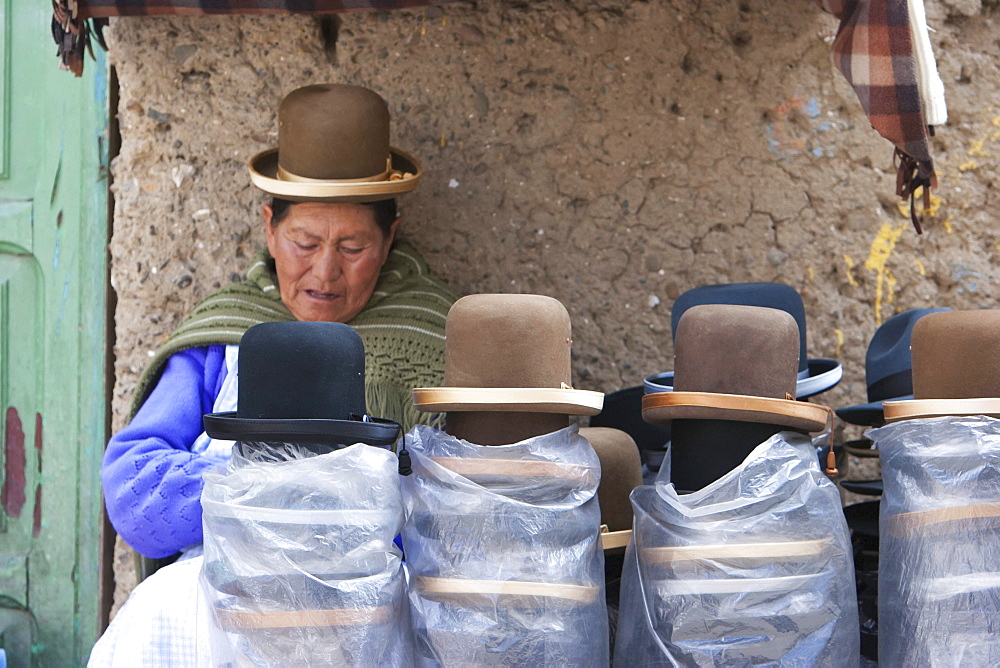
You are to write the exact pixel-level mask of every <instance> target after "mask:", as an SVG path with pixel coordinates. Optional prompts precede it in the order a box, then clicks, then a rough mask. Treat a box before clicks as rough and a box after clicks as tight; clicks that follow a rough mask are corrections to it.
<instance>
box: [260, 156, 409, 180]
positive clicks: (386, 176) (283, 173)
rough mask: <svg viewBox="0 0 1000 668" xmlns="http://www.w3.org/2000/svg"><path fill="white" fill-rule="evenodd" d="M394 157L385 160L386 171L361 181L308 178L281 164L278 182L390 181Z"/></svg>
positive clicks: (364, 177) (365, 177)
mask: <svg viewBox="0 0 1000 668" xmlns="http://www.w3.org/2000/svg"><path fill="white" fill-rule="evenodd" d="M391 174H392V156H389V157H387V158H386V159H385V170H383V171H381V172H379V173H378V174H374V175H372V176H362V177H361V178H360V179H313V178H310V177H308V176H299V175H298V174H293V173H292V172H290V171H288V170H287V169H285V168H284V167H282V166H281V165H280V164H279V165H278V180H279V181H291V182H292V183H317V184H319V183H330V181H336V182H337V183H368V182H372V181H388V180H391V179H392V176H391Z"/></svg>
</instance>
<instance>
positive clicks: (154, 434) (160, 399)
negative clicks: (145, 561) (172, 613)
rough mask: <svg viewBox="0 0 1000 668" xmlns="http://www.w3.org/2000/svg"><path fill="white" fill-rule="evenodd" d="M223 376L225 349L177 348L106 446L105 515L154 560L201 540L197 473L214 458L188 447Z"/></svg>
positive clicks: (103, 468) (199, 478)
mask: <svg viewBox="0 0 1000 668" xmlns="http://www.w3.org/2000/svg"><path fill="white" fill-rule="evenodd" d="M225 378H226V347H225V346H208V347H204V348H192V349H189V350H184V351H182V352H179V353H175V354H174V355H172V356H171V357H170V359H169V360H168V361H167V365H166V367H165V368H164V370H163V375H162V376H161V377H160V380H159V382H158V383H157V384H156V387H155V388H154V389H153V391H152V392H151V393H150V394H149V397H148V398H147V399H146V402H145V403H144V404H143V405H142V408H140V409H139V412H138V413H136V415H135V417H134V418H132V421H131V422H130V423H129V424H128V426H126V427H125V428H124V429H122V430H121V431H119V432H118V433H117V434H115V435H114V436H113V437H112V438H111V441H110V442H109V443H108V447H107V450H105V452H104V461H103V463H102V464H101V482H102V483H103V485H104V497H105V504H106V505H107V508H108V518H109V519H110V520H111V524H112V525H114V527H115V530H117V531H118V533H119V535H121V537H122V538H124V539H125V542H127V543H128V544H129V545H131V546H132V547H133V548H134V549H135V550H136V551H137V552H139V553H141V554H144V555H146V556H147V557H153V558H160V557H166V556H169V555H171V554H174V553H176V552H177V551H179V550H180V549H181V548H184V547H187V546H189V545H194V544H196V543H200V542H201V540H202V533H201V490H202V487H203V486H204V482H203V481H202V475H203V474H204V473H205V471H206V470H208V469H209V468H211V467H213V466H215V465H216V464H218V462H217V461H216V460H214V459H211V458H209V457H205V456H203V455H200V454H198V453H195V452H191V445H192V444H193V443H194V441H195V439H196V438H198V436H199V435H200V434H201V432H202V431H204V428H203V427H202V416H203V415H204V414H205V413H211V412H212V407H213V405H214V404H215V398H216V397H217V396H218V395H219V391H220V389H221V388H222V381H223V380H225Z"/></svg>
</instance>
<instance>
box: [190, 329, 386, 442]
mask: <svg viewBox="0 0 1000 668" xmlns="http://www.w3.org/2000/svg"><path fill="white" fill-rule="evenodd" d="M238 373H239V386H238V388H237V399H236V411H235V412H231V413H213V414H210V415H206V416H205V417H204V420H203V421H204V425H205V432H206V433H207V434H208V435H209V436H211V437H212V438H218V439H223V440H229V441H242V442H244V443H246V442H260V443H296V444H302V446H303V447H305V448H306V449H308V450H311V451H313V452H317V453H323V452H329V451H331V450H332V449H335V448H336V447H339V446H347V445H353V444H355V443H365V444H367V445H377V446H386V445H392V444H393V443H395V442H396V439H397V438H399V432H400V426H399V424H398V423H396V422H393V421H392V420H384V419H381V418H373V417H370V416H369V415H368V413H367V408H366V406H365V347H364V344H363V343H362V341H361V337H360V336H358V333H357V332H355V331H354V330H353V329H352V328H351V327H349V326H348V325H345V324H343V323H339V322H297V321H296V322H267V323H263V324H260V325H254V326H253V327H251V328H250V329H248V330H247V331H246V333H245V334H244V335H243V338H242V339H241V340H240V357H239V370H238Z"/></svg>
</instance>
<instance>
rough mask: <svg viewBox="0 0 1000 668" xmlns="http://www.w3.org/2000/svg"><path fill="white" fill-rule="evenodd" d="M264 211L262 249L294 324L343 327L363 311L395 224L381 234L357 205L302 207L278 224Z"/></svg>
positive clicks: (309, 204)
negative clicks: (271, 262) (337, 324)
mask: <svg viewBox="0 0 1000 668" xmlns="http://www.w3.org/2000/svg"><path fill="white" fill-rule="evenodd" d="M272 217H273V212H272V210H271V207H270V206H265V207H264V227H265V229H266V234H267V248H268V250H269V251H270V252H271V255H272V257H274V264H275V268H276V269H277V272H278V284H279V287H280V290H281V301H283V302H284V303H285V306H287V307H288V309H289V310H290V311H291V312H292V315H294V316H295V317H296V318H297V319H298V320H311V321H325V322H347V321H349V320H350V319H351V318H353V317H354V316H356V315H357V314H358V313H359V312H361V309H363V308H364V307H365V304H367V303H368V300H369V299H370V298H371V296H372V291H374V290H375V283H376V281H377V280H378V275H379V270H380V269H381V268H382V265H383V264H385V260H386V258H387V257H388V256H389V248H390V246H391V245H392V238H393V236H394V235H395V231H396V224H397V223H398V219H397V221H396V223H393V227H392V230H391V231H390V233H389V234H388V235H383V234H382V231H381V230H380V229H379V227H378V225H377V224H376V223H375V214H374V212H373V211H372V210H371V209H370V208H368V207H366V206H363V205H361V204H325V203H318V202H303V203H300V204H295V205H293V206H291V207H290V208H289V210H288V213H287V214H286V216H285V217H284V218H283V219H282V220H281V222H279V223H278V224H277V225H272Z"/></svg>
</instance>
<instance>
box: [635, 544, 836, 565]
mask: <svg viewBox="0 0 1000 668" xmlns="http://www.w3.org/2000/svg"><path fill="white" fill-rule="evenodd" d="M832 542H833V539H831V538H816V539H812V540H793V541H782V542H771V543H728V544H718V545H679V546H670V547H644V548H642V550H641V552H640V553H641V555H642V560H643V562H645V563H650V564H661V563H677V562H688V561H708V560H711V561H727V562H728V561H739V562H745V561H777V560H781V559H801V558H802V557H814V556H818V555H822V554H825V553H826V552H830V551H832V550H833V549H835V547H834V546H833V544H832Z"/></svg>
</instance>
